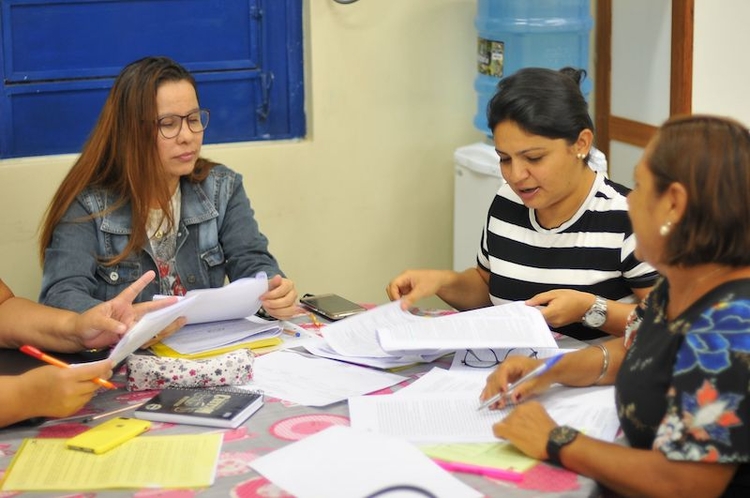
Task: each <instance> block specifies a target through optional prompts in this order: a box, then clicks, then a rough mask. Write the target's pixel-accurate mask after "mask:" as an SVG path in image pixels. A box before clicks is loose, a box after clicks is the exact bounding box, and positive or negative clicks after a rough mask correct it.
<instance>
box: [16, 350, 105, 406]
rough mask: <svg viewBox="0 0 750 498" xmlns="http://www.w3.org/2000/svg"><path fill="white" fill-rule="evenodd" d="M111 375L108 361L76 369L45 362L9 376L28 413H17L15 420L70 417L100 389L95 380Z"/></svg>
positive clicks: (79, 366)
mask: <svg viewBox="0 0 750 498" xmlns="http://www.w3.org/2000/svg"><path fill="white" fill-rule="evenodd" d="M111 375H112V362H111V361H109V360H103V361H96V362H91V363H82V364H80V365H77V366H76V367H75V368H61V367H58V366H54V365H43V366H40V367H39V368H32V369H31V370H29V371H28V372H25V373H23V374H21V375H18V376H9V379H10V380H11V381H12V383H13V384H14V385H15V386H17V389H16V388H14V387H10V389H12V390H13V391H15V392H17V393H19V394H18V395H19V396H23V397H24V399H25V402H24V403H22V404H21V405H19V407H20V408H21V409H22V410H24V411H25V413H14V414H13V415H14V417H15V419H16V420H24V419H27V418H31V417H67V416H69V415H72V414H74V413H76V412H77V411H79V410H80V409H81V408H83V406H84V405H85V404H86V403H87V402H88V401H89V400H90V399H91V398H92V396H94V394H95V393H96V392H97V391H98V390H99V389H101V387H100V385H99V384H97V383H96V382H94V381H93V379H97V378H100V379H108V378H109V377H110V376H111Z"/></svg>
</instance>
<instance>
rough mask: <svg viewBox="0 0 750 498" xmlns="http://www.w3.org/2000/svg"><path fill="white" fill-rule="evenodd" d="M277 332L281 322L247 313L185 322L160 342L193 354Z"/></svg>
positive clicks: (274, 334) (181, 351) (278, 332)
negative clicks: (184, 324) (203, 320)
mask: <svg viewBox="0 0 750 498" xmlns="http://www.w3.org/2000/svg"><path fill="white" fill-rule="evenodd" d="M280 334H281V326H280V325H279V322H278V321H268V320H264V319H262V318H260V317H257V316H249V317H247V318H240V319H239V320H224V321H221V322H209V323H196V324H194V325H186V326H184V327H183V328H182V329H180V330H178V331H177V332H175V333H174V334H172V335H171V336H169V337H167V338H166V339H164V340H162V343H163V344H165V345H166V346H169V347H170V348H172V349H173V350H175V351H177V352H178V353H180V354H194V353H201V352H203V351H210V350H213V349H219V348H226V347H230V346H233V345H235V344H242V343H247V342H250V341H259V340H261V339H268V338H270V337H278V336H279V335H280Z"/></svg>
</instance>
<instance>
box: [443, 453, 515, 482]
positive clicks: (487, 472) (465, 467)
mask: <svg viewBox="0 0 750 498" xmlns="http://www.w3.org/2000/svg"><path fill="white" fill-rule="evenodd" d="M433 461H434V462H435V463H436V464H438V466H440V467H441V468H443V469H445V470H447V471H450V472H464V473H466V474H477V475H481V476H486V477H492V478H494V479H503V480H505V481H514V482H519V481H522V480H523V474H522V473H520V472H515V471H513V470H505V469H497V468H495V467H483V466H481V465H472V464H470V463H462V462H446V461H444V460H438V459H433Z"/></svg>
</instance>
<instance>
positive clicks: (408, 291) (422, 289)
mask: <svg viewBox="0 0 750 498" xmlns="http://www.w3.org/2000/svg"><path fill="white" fill-rule="evenodd" d="M450 273H451V272H447V271H445V270H406V271H405V272H403V273H401V274H400V275H399V276H397V277H396V278H394V279H393V280H391V281H390V282H389V283H388V287H386V288H385V292H386V294H388V299H390V300H391V301H396V300H398V299H401V300H402V302H401V308H402V309H404V310H405V309H408V308H409V307H411V306H413V305H414V303H416V302H417V301H419V300H420V299H422V298H425V297H430V296H434V295H435V294H437V293H438V291H439V290H440V288H441V287H443V285H445V284H446V283H447V281H448V279H449V275H450Z"/></svg>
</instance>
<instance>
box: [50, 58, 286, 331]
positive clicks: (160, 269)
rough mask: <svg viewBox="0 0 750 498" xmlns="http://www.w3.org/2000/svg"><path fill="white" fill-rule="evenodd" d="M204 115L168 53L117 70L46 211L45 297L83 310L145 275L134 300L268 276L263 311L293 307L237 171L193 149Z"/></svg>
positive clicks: (282, 314)
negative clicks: (151, 277)
mask: <svg viewBox="0 0 750 498" xmlns="http://www.w3.org/2000/svg"><path fill="white" fill-rule="evenodd" d="M208 122H209V111H208V110H206V109H202V108H201V107H200V104H199V101H198V94H197V88H196V82H195V79H194V78H193V76H192V75H191V74H190V73H189V72H188V71H187V70H186V69H185V68H183V67H182V66H180V65H179V64H177V63H176V62H174V61H173V60H171V59H169V58H166V57H146V58H144V59H141V60H138V61H135V62H133V63H131V64H129V65H128V66H126V67H125V68H124V69H123V70H122V72H121V73H120V74H119V75H118V77H117V78H116V80H115V82H114V85H113V86H112V89H111V91H110V92H109V96H108V97H107V100H106V102H105V104H104V107H103V109H102V111H101V114H100V116H99V120H98V122H97V124H96V126H95V127H94V129H93V131H92V133H91V135H90V137H89V139H88V141H87V142H86V144H85V145H84V147H83V150H82V151H81V155H80V157H79V158H78V160H77V161H76V163H75V164H74V165H73V168H72V169H71V170H70V172H69V173H68V175H67V176H66V178H65V179H64V180H63V182H62V184H61V185H60V187H59V188H58V190H57V193H56V194H55V196H54V198H53V199H52V202H51V203H50V205H49V208H48V210H47V213H46V217H45V219H44V222H43V225H42V229H41V237H40V239H41V240H40V242H41V258H42V261H43V263H44V274H43V278H42V290H41V296H40V301H41V302H42V303H44V304H47V305H50V306H55V307H58V308H65V309H69V310H74V311H78V312H81V311H84V310H87V309H89V308H91V307H93V306H95V305H97V304H99V303H101V302H103V301H106V300H109V299H112V298H113V297H115V296H116V295H117V294H118V293H119V292H121V291H122V290H123V289H125V288H126V287H127V286H128V285H130V284H131V283H133V282H134V281H136V280H137V279H138V278H139V277H140V276H141V275H143V274H144V273H145V272H147V271H148V270H154V271H155V272H156V275H157V278H156V279H155V281H154V282H153V283H152V284H151V285H149V286H148V287H147V288H146V289H145V290H144V291H143V292H141V293H140V295H139V296H138V298H137V301H148V300H150V299H151V298H152V296H153V295H154V294H164V295H182V294H185V292H186V291H188V290H191V289H203V288H211V287H221V286H223V285H224V283H225V279H227V278H228V279H229V280H230V281H233V280H236V279H239V278H243V277H252V276H255V275H256V274H258V273H259V272H265V273H266V274H267V276H268V278H269V290H268V292H267V293H265V294H264V295H263V296H262V297H261V301H262V304H263V307H264V309H265V310H266V312H267V313H268V314H270V315H271V316H274V317H276V318H288V317H290V316H291V315H292V314H293V313H294V311H295V309H296V304H295V303H296V301H297V292H296V290H295V287H294V283H293V282H292V281H291V280H289V279H287V278H286V277H285V276H284V274H283V273H282V271H281V269H280V268H279V265H278V263H277V261H276V259H275V258H274V257H273V256H272V255H271V253H270V252H269V250H268V240H267V239H266V237H265V236H264V235H263V234H262V233H261V232H260V230H259V228H258V223H257V222H256V220H255V218H254V214H253V209H252V207H251V206H250V202H249V200H248V198H247V195H246V193H245V189H244V187H243V184H242V176H240V175H239V174H238V173H235V172H234V171H232V170H230V169H229V168H227V167H226V166H223V165H219V164H216V163H214V162H212V161H210V160H208V159H206V158H204V157H201V155H200V153H201V145H202V143H203V132H204V130H205V129H206V127H207V126H208ZM180 325H181V323H175V324H173V326H172V329H171V331H173V330H176V329H177V328H179V326H180ZM163 336H164V335H163V334H162V337H163Z"/></svg>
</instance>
